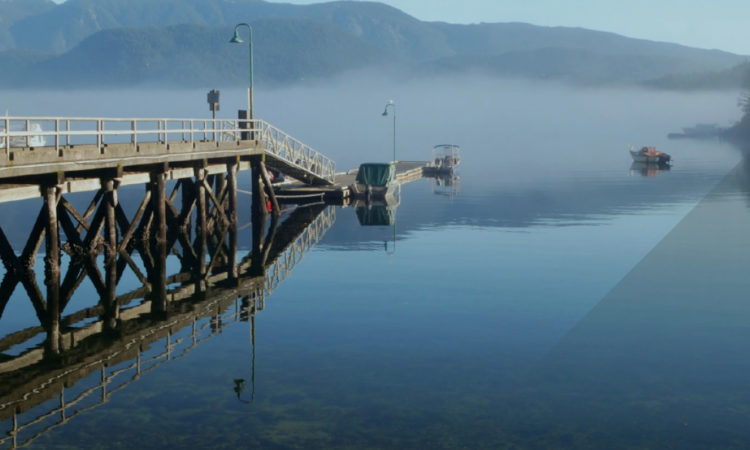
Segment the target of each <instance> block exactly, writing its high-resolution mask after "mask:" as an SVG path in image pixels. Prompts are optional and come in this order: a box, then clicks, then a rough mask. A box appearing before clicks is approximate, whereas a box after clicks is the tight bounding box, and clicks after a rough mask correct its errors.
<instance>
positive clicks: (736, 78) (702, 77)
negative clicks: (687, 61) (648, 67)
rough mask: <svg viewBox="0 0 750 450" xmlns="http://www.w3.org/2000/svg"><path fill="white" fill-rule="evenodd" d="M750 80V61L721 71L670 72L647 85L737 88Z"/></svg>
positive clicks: (677, 88) (685, 88) (655, 86)
mask: <svg viewBox="0 0 750 450" xmlns="http://www.w3.org/2000/svg"><path fill="white" fill-rule="evenodd" d="M747 81H750V61H748V62H744V63H741V64H738V65H736V66H734V67H731V68H729V69H725V70H719V71H708V72H699V73H696V72H693V73H683V74H670V75H667V76H664V77H660V78H656V79H653V80H648V81H646V82H644V83H643V84H644V85H645V86H649V87H653V88H657V89H675V90H696V89H737V88H740V87H744V86H746V85H747V84H748V83H747Z"/></svg>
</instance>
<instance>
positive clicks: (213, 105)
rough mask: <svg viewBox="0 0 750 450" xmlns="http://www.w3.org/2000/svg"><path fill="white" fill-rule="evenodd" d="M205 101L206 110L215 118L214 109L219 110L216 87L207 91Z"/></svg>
mask: <svg viewBox="0 0 750 450" xmlns="http://www.w3.org/2000/svg"><path fill="white" fill-rule="evenodd" d="M206 101H208V110H209V111H211V112H212V113H213V117H214V119H215V118H216V111H218V110H219V91H218V90H216V89H212V90H210V91H208V96H207V97H206Z"/></svg>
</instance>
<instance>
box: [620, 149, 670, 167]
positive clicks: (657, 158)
mask: <svg viewBox="0 0 750 450" xmlns="http://www.w3.org/2000/svg"><path fill="white" fill-rule="evenodd" d="M630 156H632V157H633V162H636V163H646V164H659V165H667V164H669V163H670V162H671V161H672V157H671V156H669V155H668V154H667V153H664V152H660V151H659V150H657V149H656V147H642V148H641V149H640V150H634V149H632V148H631V149H630Z"/></svg>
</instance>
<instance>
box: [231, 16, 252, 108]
mask: <svg viewBox="0 0 750 450" xmlns="http://www.w3.org/2000/svg"><path fill="white" fill-rule="evenodd" d="M240 27H247V29H248V31H249V32H250V39H249V42H248V44H249V47H250V85H249V86H248V88H247V119H248V120H252V119H253V29H252V27H251V26H250V25H248V24H246V23H239V24H237V25H236V26H235V27H234V36H233V37H232V39H230V40H229V42H231V43H232V44H242V43H243V42H245V41H243V40H242V38H241V37H240V33H239V28H240Z"/></svg>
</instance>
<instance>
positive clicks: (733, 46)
mask: <svg viewBox="0 0 750 450" xmlns="http://www.w3.org/2000/svg"><path fill="white" fill-rule="evenodd" d="M54 1H55V2H57V3H61V2H62V1H63V0H54ZM274 2H275V3H295V4H310V3H323V2H321V1H319V0H285V1H283V2H281V1H275V0H274ZM381 2H382V3H386V4H389V5H391V6H394V7H396V8H398V9H400V10H402V11H404V12H406V13H408V14H410V15H412V16H414V17H416V18H418V19H420V20H427V21H443V22H451V23H477V22H527V23H532V24H535V25H547V26H556V25H560V26H573V27H583V28H589V29H593V30H602V31H612V32H614V33H618V34H622V35H625V36H630V37H636V38H642V39H652V40H657V41H666V42H676V43H678V44H684V45H689V46H692V47H700V48H718V49H721V50H726V51H730V52H734V53H740V54H745V55H750V0H714V1H708V0H382V1H381Z"/></svg>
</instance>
